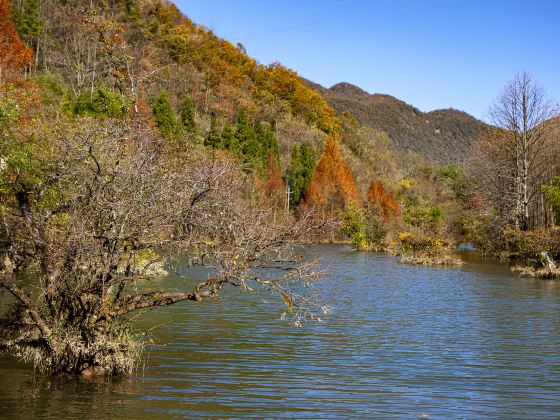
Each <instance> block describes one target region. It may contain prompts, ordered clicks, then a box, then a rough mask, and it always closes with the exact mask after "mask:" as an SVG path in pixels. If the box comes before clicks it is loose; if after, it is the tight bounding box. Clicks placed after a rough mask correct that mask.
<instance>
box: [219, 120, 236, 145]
mask: <svg viewBox="0 0 560 420" xmlns="http://www.w3.org/2000/svg"><path fill="white" fill-rule="evenodd" d="M220 146H221V147H222V148H223V149H227V150H235V149H236V148H237V144H236V140H235V133H234V132H233V129H232V128H231V126H230V125H229V121H228V122H226V125H225V126H224V129H223V130H222V140H221V144H220Z"/></svg>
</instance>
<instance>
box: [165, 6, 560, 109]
mask: <svg viewBox="0 0 560 420" xmlns="http://www.w3.org/2000/svg"><path fill="white" fill-rule="evenodd" d="M175 3H176V4H177V6H179V8H180V9H181V10H182V11H183V12H184V13H185V14H186V15H187V16H189V17H190V18H191V19H192V20H193V21H195V22H196V23H199V24H202V25H204V26H207V27H209V28H210V29H212V30H213V31H214V32H215V33H216V35H218V36H219V37H222V38H226V39H228V40H229V41H231V42H233V43H237V42H241V43H242V44H243V45H244V46H245V47H246V49H247V52H248V54H249V55H250V56H252V57H253V58H255V59H256V60H257V61H259V62H260V63H263V64H269V63H271V62H274V61H279V62H281V63H282V64H284V65H286V66H287V67H290V68H292V69H294V70H295V71H297V72H298V73H299V74H300V75H301V76H303V77H306V78H308V79H311V80H313V81H315V82H317V83H320V84H322V85H324V86H327V87H329V86H331V85H333V84H335V83H337V82H340V81H346V82H350V83H353V84H355V85H358V86H360V87H361V88H363V89H365V90H367V91H368V92H370V93H387V94H390V95H393V96H396V97H397V98H399V99H402V100H404V101H406V102H408V103H410V104H411V105H414V106H416V107H417V108H419V109H420V110H422V111H431V110H434V109H439V108H450V107H452V108H456V109H460V110H464V111H466V112H468V113H470V114H472V115H474V116H475V117H477V118H481V119H484V120H486V119H487V118H486V117H487V110H488V107H489V105H490V103H491V102H492V100H493V99H494V98H495V97H496V96H497V95H498V94H499V92H500V90H501V89H503V87H504V86H505V84H506V83H507V82H508V80H510V79H512V78H513V77H514V76H515V74H516V73H517V72H519V71H524V70H526V71H528V72H530V73H531V74H532V76H533V78H534V79H535V80H536V81H537V82H538V83H539V84H540V85H541V86H543V87H544V88H545V89H546V90H547V92H548V94H549V96H550V97H551V99H553V100H554V101H555V102H558V101H559V100H560V0H533V1H530V0H526V1H520V0H509V1H501V0H486V1H483V0H432V1H430V0H305V1H301V0H300V1H295V0H282V1H280V0H276V1H272V0H260V1H257V0H237V1H233V0H177V1H175Z"/></svg>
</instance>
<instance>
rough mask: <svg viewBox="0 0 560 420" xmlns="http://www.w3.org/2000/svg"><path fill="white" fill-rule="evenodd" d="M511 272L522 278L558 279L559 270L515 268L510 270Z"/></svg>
mask: <svg viewBox="0 0 560 420" xmlns="http://www.w3.org/2000/svg"><path fill="white" fill-rule="evenodd" d="M511 271H513V272H514V273H518V274H520V275H522V276H527V277H535V278H539V279H560V270H549V269H548V268H533V267H523V266H515V267H512V268H511Z"/></svg>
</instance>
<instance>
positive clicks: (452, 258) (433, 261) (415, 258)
mask: <svg viewBox="0 0 560 420" xmlns="http://www.w3.org/2000/svg"><path fill="white" fill-rule="evenodd" d="M401 262H403V263H407V264H416V265H455V266H460V265H463V264H464V261H463V260H462V259H461V258H460V257H458V256H456V255H450V254H445V255H424V254H405V255H402V256H401Z"/></svg>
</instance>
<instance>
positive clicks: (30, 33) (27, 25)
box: [13, 0, 43, 48]
mask: <svg viewBox="0 0 560 420" xmlns="http://www.w3.org/2000/svg"><path fill="white" fill-rule="evenodd" d="M13 20H14V24H15V25H16V29H17V32H18V35H19V37H20V38H21V39H22V40H23V41H24V42H25V43H26V44H27V45H28V46H31V47H33V48H36V47H37V41H38V39H39V36H40V35H41V31H42V29H43V22H42V21H41V14H40V12H39V0H23V3H22V5H21V7H14V8H13Z"/></svg>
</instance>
